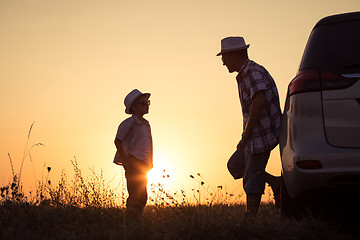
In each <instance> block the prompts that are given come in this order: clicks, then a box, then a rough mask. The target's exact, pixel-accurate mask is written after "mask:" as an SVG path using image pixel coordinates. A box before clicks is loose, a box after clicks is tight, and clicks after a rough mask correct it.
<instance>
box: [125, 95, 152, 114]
mask: <svg viewBox="0 0 360 240" xmlns="http://www.w3.org/2000/svg"><path fill="white" fill-rule="evenodd" d="M150 95H151V94H150V93H142V92H140V91H139V90H137V89H134V90H132V91H131V92H130V93H129V94H128V95H126V97H125V100H124V104H125V107H126V108H125V113H127V114H131V112H130V108H131V106H132V105H133V103H134V102H135V101H136V99H138V98H139V97H141V96H145V97H146V98H147V99H149V97H150Z"/></svg>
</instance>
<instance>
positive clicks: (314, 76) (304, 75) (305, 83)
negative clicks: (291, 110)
mask: <svg viewBox="0 0 360 240" xmlns="http://www.w3.org/2000/svg"><path fill="white" fill-rule="evenodd" d="M355 81H356V79H349V78H345V77H342V76H341V75H339V74H337V73H333V72H329V71H319V70H303V71H300V72H299V73H298V75H297V76H296V77H295V78H294V79H293V80H292V81H291V82H290V84H289V91H288V93H289V95H293V94H296V93H303V92H314V91H321V90H333V89H342V88H347V87H349V86H351V85H352V84H353V83H354V82H355Z"/></svg>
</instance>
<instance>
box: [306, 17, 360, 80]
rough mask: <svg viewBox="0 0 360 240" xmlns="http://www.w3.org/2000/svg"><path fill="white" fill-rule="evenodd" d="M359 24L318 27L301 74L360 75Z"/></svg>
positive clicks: (351, 22) (309, 43) (312, 36)
mask: <svg viewBox="0 0 360 240" xmlns="http://www.w3.org/2000/svg"><path fill="white" fill-rule="evenodd" d="M359 29H360V20H356V21H349V22H340V23H336V24H329V25H323V26H319V27H316V28H315V29H314V30H313V31H312V33H311V35H310V37H309V41H308V43H307V46H306V49H305V51H304V55H303V58H302V61H301V64H300V70H301V69H306V68H319V69H323V70H330V71H332V72H337V73H339V74H344V73H360V44H359V43H360V31H358V30H359Z"/></svg>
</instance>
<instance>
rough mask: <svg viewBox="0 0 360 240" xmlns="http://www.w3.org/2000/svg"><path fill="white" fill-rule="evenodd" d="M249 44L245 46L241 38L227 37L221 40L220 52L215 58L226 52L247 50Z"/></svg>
mask: <svg viewBox="0 0 360 240" xmlns="http://www.w3.org/2000/svg"><path fill="white" fill-rule="evenodd" d="M249 46H250V44H248V45H246V44H245V40H244V38H243V37H227V38H224V39H222V40H221V52H219V53H218V54H217V55H216V56H220V55H222V54H223V53H226V52H232V51H237V50H242V49H247V48H249Z"/></svg>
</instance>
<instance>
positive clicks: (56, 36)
mask: <svg viewBox="0 0 360 240" xmlns="http://www.w3.org/2000/svg"><path fill="white" fill-rule="evenodd" d="M359 9H360V1H359V0H342V1H329V0H320V1H317V0H315V1H309V0H304V1H285V0H281V1H280V0H273V1H265V0H258V1H243V0H229V1H227V0H226V1H218V0H217V1H214V0H206V1H205V0H201V1H197V0H182V1H175V0H167V1H164V0H162V1H160V0H157V1H155V0H149V1H122V0H102V1H100V0H61V1H60V0H31V1H29V0H0V33H1V37H0V84H1V85H0V111H1V118H0V185H2V184H6V183H8V182H9V181H10V180H11V167H10V162H9V157H8V153H9V154H10V155H11V158H12V160H13V163H14V168H15V171H16V172H18V171H19V169H20V165H21V161H22V157H23V153H24V148H25V143H26V140H27V135H28V131H29V128H30V125H31V124H32V123H33V122H34V121H35V123H34V126H33V129H32V133H31V138H30V140H29V147H31V146H32V145H34V144H36V143H42V144H44V146H38V147H34V148H33V149H32V150H31V156H32V162H31V161H30V159H29V158H26V159H25V163H24V167H23V173H22V174H23V177H22V178H23V182H24V183H25V184H26V185H28V186H29V187H30V188H34V187H35V181H36V180H40V179H41V178H42V176H43V175H44V174H45V173H44V171H45V169H44V166H46V167H48V166H50V167H51V168H52V172H51V178H53V179H54V180H56V179H57V178H58V177H59V176H60V174H61V170H62V169H65V170H66V173H67V174H68V175H69V176H72V165H71V160H72V159H74V157H76V159H77V161H78V164H79V167H80V168H81V169H82V170H83V171H84V174H87V173H88V172H90V171H89V170H88V169H89V168H92V167H94V169H95V170H96V171H100V169H103V171H104V175H105V177H106V179H109V180H111V179H114V181H118V179H119V172H120V168H121V167H119V166H116V165H114V164H113V163H112V160H113V156H114V154H115V150H116V149H115V146H114V143H113V141H114V137H115V134H116V130H117V127H118V125H119V123H120V122H121V121H123V120H124V119H125V118H127V117H128V115H126V114H125V112H124V109H125V108H124V104H123V100H124V97H125V96H126V94H127V93H128V92H130V91H131V90H133V89H134V88H137V89H139V90H140V91H143V92H150V93H151V94H152V95H151V98H150V100H151V106H150V113H149V114H148V115H146V116H145V118H146V119H148V120H149V122H150V124H151V127H152V134H153V141H154V165H155V169H158V170H161V169H166V171H167V173H169V175H170V179H169V183H167V184H168V185H169V187H171V188H173V189H175V190H179V189H180V188H181V187H182V186H184V187H191V186H192V185H195V182H194V181H193V180H192V179H190V177H189V175H190V174H196V173H200V174H201V175H202V176H203V177H204V178H205V179H206V180H207V181H208V182H209V183H210V184H211V185H213V186H218V185H222V186H227V187H228V189H229V191H230V192H231V191H233V189H236V187H237V186H238V185H239V184H241V182H240V181H234V180H233V179H232V178H231V176H230V174H229V173H228V171H227V169H226V163H227V160H228V158H229V157H230V156H231V154H232V153H233V152H234V151H235V148H236V145H237V143H238V141H239V139H240V136H241V132H242V115H241V107H240V102H239V98H238V92H237V84H236V81H235V77H236V74H235V73H234V74H229V73H228V71H227V69H226V67H224V66H222V62H221V58H220V57H216V54H217V53H218V52H219V51H220V40H221V39H222V38H224V37H227V36H243V37H244V38H245V41H246V42H247V43H248V44H250V48H249V57H250V58H251V59H252V60H254V61H256V62H257V63H259V64H261V65H263V66H265V68H267V70H268V71H269V72H270V73H271V75H272V76H273V78H274V79H275V82H276V84H277V86H278V90H279V95H280V104H281V107H282V109H283V106H284V100H285V95H286V90H287V85H288V83H289V82H290V81H291V79H292V78H293V77H294V76H295V74H296V72H297V68H298V66H299V62H300V59H301V56H302V52H303V50H304V47H305V44H306V41H307V38H308V36H309V34H310V32H311V30H312V28H313V26H314V25H315V24H316V22H317V21H318V20H319V19H321V18H322V17H325V16H328V15H332V14H337V13H344V12H350V11H358V10H359ZM267 170H268V171H269V172H270V173H272V174H275V175H280V172H281V165H280V159H279V150H278V148H276V149H275V150H274V151H273V152H272V155H271V158H270V161H269V163H268V166H267ZM69 180H70V179H69ZM240 189H242V187H241V188H240Z"/></svg>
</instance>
